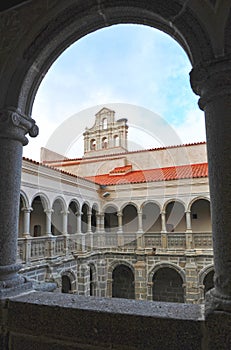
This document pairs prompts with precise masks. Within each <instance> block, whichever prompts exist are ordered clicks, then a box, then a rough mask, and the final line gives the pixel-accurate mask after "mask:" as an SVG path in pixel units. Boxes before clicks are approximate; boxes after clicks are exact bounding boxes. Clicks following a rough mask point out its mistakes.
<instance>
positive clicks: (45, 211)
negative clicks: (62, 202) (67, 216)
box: [44, 208, 54, 214]
mask: <svg viewBox="0 0 231 350" xmlns="http://www.w3.org/2000/svg"><path fill="white" fill-rule="evenodd" d="M53 212H54V209H51V208H49V209H44V213H46V214H52V213H53Z"/></svg>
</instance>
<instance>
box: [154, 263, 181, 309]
mask: <svg viewBox="0 0 231 350" xmlns="http://www.w3.org/2000/svg"><path fill="white" fill-rule="evenodd" d="M151 275H152V281H151V283H152V300H155V301H166V302H180V303H183V302H184V299H185V293H184V282H185V278H183V274H182V271H181V270H180V269H179V268H176V265H173V264H159V266H158V268H154V269H153V271H152V274H151Z"/></svg>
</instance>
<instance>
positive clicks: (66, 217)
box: [61, 211, 69, 236]
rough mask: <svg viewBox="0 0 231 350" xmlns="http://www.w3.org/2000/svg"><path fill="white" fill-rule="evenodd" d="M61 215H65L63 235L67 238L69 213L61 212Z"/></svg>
mask: <svg viewBox="0 0 231 350" xmlns="http://www.w3.org/2000/svg"><path fill="white" fill-rule="evenodd" d="M61 214H62V215H63V230H62V231H63V235H64V236H66V235H67V234H68V232H67V219H68V214H69V211H61Z"/></svg>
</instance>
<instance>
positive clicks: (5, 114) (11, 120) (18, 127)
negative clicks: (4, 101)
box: [0, 108, 39, 146]
mask: <svg viewBox="0 0 231 350" xmlns="http://www.w3.org/2000/svg"><path fill="white" fill-rule="evenodd" d="M27 133H29V135H30V136H31V137H36V136H37V135H38V133H39V129H38V126H37V125H36V124H35V120H34V119H31V118H28V117H26V116H24V115H22V114H20V113H19V112H18V111H17V110H15V109H13V108H9V109H3V110H0V137H1V138H10V139H14V140H18V141H20V142H21V143H22V144H23V145H24V146H25V145H27V144H28V139H27V137H26V136H25V135H26V134H27Z"/></svg>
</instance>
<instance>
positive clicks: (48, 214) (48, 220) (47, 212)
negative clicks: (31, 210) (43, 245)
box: [44, 209, 53, 236]
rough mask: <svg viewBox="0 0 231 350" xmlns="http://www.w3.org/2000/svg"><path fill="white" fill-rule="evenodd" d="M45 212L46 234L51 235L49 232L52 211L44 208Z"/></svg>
mask: <svg viewBox="0 0 231 350" xmlns="http://www.w3.org/2000/svg"><path fill="white" fill-rule="evenodd" d="M44 212H45V213H46V236H52V233H51V215H52V213H53V209H45V210H44Z"/></svg>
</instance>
